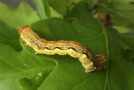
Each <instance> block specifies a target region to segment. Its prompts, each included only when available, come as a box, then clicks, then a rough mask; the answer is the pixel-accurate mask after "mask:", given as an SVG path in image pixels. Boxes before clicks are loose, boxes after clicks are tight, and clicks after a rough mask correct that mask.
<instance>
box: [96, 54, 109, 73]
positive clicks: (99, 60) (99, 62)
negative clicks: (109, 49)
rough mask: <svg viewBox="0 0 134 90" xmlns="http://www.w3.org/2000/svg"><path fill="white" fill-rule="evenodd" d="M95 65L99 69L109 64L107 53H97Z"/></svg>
mask: <svg viewBox="0 0 134 90" xmlns="http://www.w3.org/2000/svg"><path fill="white" fill-rule="evenodd" d="M94 66H95V67H96V69H97V70H100V69H105V68H106V66H107V57H106V56H105V55H96V56H95V60H94Z"/></svg>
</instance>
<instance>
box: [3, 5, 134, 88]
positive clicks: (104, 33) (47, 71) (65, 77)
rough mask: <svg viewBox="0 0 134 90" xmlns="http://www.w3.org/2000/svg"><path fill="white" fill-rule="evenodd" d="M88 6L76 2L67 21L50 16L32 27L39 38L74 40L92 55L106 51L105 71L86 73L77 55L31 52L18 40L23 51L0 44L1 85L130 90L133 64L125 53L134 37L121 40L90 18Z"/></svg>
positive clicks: (112, 31) (131, 48)
mask: <svg viewBox="0 0 134 90" xmlns="http://www.w3.org/2000/svg"><path fill="white" fill-rule="evenodd" d="M87 7H88V5H86V6H85V3H80V4H78V5H76V6H75V7H74V8H73V10H72V12H71V13H70V15H69V16H68V21H67V20H64V19H60V18H50V19H46V20H41V21H38V22H36V23H34V24H32V25H31V27H32V28H33V29H34V31H35V32H36V33H38V35H39V36H40V37H42V38H45V39H47V40H54V41H57V40H73V41H77V42H79V43H82V44H83V45H85V46H87V47H88V48H90V50H91V51H92V52H93V53H94V54H95V55H97V54H105V55H106V56H107V57H108V61H109V62H108V65H107V68H106V70H99V71H94V72H90V73H85V72H84V68H83V67H82V65H81V63H80V62H79V61H78V59H76V58H73V57H70V56H59V55H52V56H51V55H34V50H32V48H30V47H29V46H25V42H24V41H22V40H21V39H20V43H21V45H22V47H23V50H22V51H16V50H15V49H14V48H12V46H11V45H5V44H3V43H0V51H3V52H2V53H0V73H1V75H0V88H2V89H6V90H9V89H10V90H21V89H23V90H37V89H38V90H72V89H74V90H89V89H91V90H107V89H108V90H110V89H111V90H124V89H128V90H133V89H134V87H133V84H134V82H133V81H134V78H133V74H134V69H133V68H134V64H133V63H132V62H130V60H131V61H133V60H132V59H131V58H130V60H129V61H128V59H127V58H126V57H125V55H124V53H126V51H127V49H128V48H129V49H130V50H132V52H133V50H134V49H133V48H134V46H133V45H132V44H131V42H133V40H134V37H132V36H131V38H129V36H126V37H128V38H126V39H124V38H125V37H123V36H125V35H122V36H121V35H120V34H119V33H118V32H117V31H116V30H115V29H112V28H104V27H103V26H102V25H101V24H100V23H99V22H98V21H97V20H95V19H94V18H92V16H91V15H90V13H89V12H88V8H87ZM0 27H1V26H0ZM5 27H6V26H5ZM3 30H4V29H1V31H3ZM7 30H8V29H7ZM16 38H17V37H16ZM127 40H129V41H127ZM130 40H131V41H130ZM126 41H127V42H126ZM128 54H129V53H128ZM128 54H127V55H128ZM117 82H118V83H117Z"/></svg>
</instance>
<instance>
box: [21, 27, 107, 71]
mask: <svg viewBox="0 0 134 90" xmlns="http://www.w3.org/2000/svg"><path fill="white" fill-rule="evenodd" d="M19 34H20V37H21V38H22V39H23V40H24V41H25V42H26V43H27V45H29V46H30V47H32V48H33V49H34V50H35V52H36V53H35V54H47V55H54V54H59V55H70V56H72V57H74V58H79V61H80V62H81V63H82V66H83V67H84V68H85V69H86V70H85V72H91V71H94V70H95V69H101V68H105V67H106V62H107V59H106V56H105V55H96V56H94V55H93V54H92V53H91V51H90V50H89V49H88V48H87V47H86V46H83V45H82V44H80V43H78V42H75V41H64V40H60V41H47V40H45V39H42V38H40V37H39V36H38V35H37V34H36V33H35V32H34V31H33V30H32V28H30V27H29V26H28V25H25V26H23V27H21V28H20V29H19Z"/></svg>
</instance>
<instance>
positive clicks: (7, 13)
mask: <svg viewBox="0 0 134 90" xmlns="http://www.w3.org/2000/svg"><path fill="white" fill-rule="evenodd" d="M0 20H1V21H3V22H4V23H6V24H8V25H10V26H12V27H14V28H17V29H18V28H20V27H21V26H23V25H26V24H27V25H30V24H32V23H33V22H35V21H38V20H39V17H38V15H37V13H36V11H34V10H33V9H32V8H31V7H30V6H29V5H28V4H27V3H24V2H22V3H21V4H20V6H19V7H18V9H15V8H11V7H9V6H7V5H5V4H3V3H1V2H0Z"/></svg>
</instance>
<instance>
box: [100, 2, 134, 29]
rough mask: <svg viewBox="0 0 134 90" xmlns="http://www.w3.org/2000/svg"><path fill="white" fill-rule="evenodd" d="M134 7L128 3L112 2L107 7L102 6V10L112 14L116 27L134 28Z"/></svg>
mask: <svg viewBox="0 0 134 90" xmlns="http://www.w3.org/2000/svg"><path fill="white" fill-rule="evenodd" d="M133 8H134V6H133V5H132V4H130V2H127V1H111V2H109V4H108V5H107V6H102V10H103V11H106V12H108V13H110V15H111V17H112V21H113V22H114V24H115V25H123V26H127V27H129V28H130V26H131V28H133V25H134V17H133V16H134V9H133Z"/></svg>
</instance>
